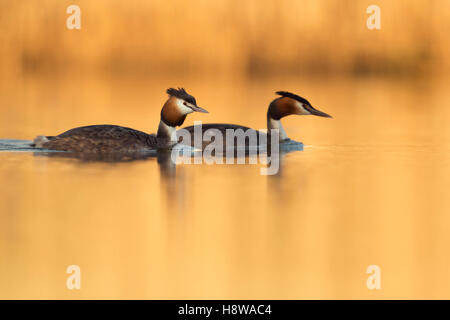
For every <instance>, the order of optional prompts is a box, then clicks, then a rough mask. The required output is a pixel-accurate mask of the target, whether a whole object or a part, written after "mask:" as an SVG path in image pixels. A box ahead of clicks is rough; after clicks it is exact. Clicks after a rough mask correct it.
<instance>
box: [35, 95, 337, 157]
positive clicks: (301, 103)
mask: <svg viewBox="0 0 450 320" xmlns="http://www.w3.org/2000/svg"><path fill="white" fill-rule="evenodd" d="M167 94H168V95H169V98H168V100H167V101H166V102H165V103H164V105H163V107H162V110H161V120H160V122H159V126H158V131H157V133H156V135H155V134H147V133H145V132H142V131H138V130H134V129H131V128H126V127H121V126H115V125H93V126H85V127H79V128H74V129H71V130H69V131H66V132H64V133H61V134H60V135H57V136H38V137H37V138H36V139H35V140H34V143H33V145H34V146H35V147H37V148H43V149H47V150H57V151H70V152H80V153H115V152H117V153H133V152H139V151H146V150H158V149H168V148H171V147H173V146H174V145H176V144H177V143H178V138H177V135H176V128H177V127H179V126H181V125H182V124H183V122H184V120H185V119H186V116H187V115H188V114H190V113H193V112H203V113H208V111H206V110H205V109H203V108H201V107H199V106H198V105H197V101H196V99H195V98H194V97H193V96H192V95H190V94H189V93H187V92H186V90H185V89H183V88H179V89H174V88H170V89H167ZM276 94H278V95H279V96H280V97H278V98H276V99H275V100H273V101H272V102H271V103H270V105H269V108H268V110H267V129H268V132H270V131H271V130H272V129H278V130H279V131H278V132H279V142H280V143H283V142H286V141H289V140H290V139H289V138H288V136H287V134H286V131H285V130H284V129H283V126H282V125H281V122H280V120H281V118H283V117H286V116H288V115H291V114H295V115H315V116H319V117H327V118H331V116H330V115H328V114H326V113H324V112H322V111H319V110H317V109H315V108H314V107H313V106H312V105H311V104H310V103H309V102H308V100H306V99H304V98H302V97H300V96H298V95H296V94H293V93H290V92H286V91H277V92H276ZM184 129H185V130H187V131H188V132H190V133H194V130H195V126H190V127H186V128H184ZM209 129H217V130H219V131H221V132H225V131H226V130H227V129H234V130H237V129H242V130H244V131H247V130H253V129H250V128H248V127H244V126H240V125H234V124H223V123H211V124H203V125H202V132H205V131H206V130H209ZM190 143H191V145H192V146H193V140H192V141H190ZM203 147H205V145H203Z"/></svg>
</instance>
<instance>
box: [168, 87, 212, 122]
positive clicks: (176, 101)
mask: <svg viewBox="0 0 450 320" xmlns="http://www.w3.org/2000/svg"><path fill="white" fill-rule="evenodd" d="M167 94H168V95H169V99H168V100H167V101H166V103H165V104H164V106H163V108H162V110H161V120H162V121H163V122H164V123H165V124H167V125H168V126H171V127H176V126H181V125H182V124H183V122H184V119H186V116H187V115H188V114H189V113H192V112H203V113H208V111H206V110H205V109H202V108H200V107H199V106H198V105H197V101H196V100H195V98H194V97H193V96H191V95H190V94H189V93H187V92H186V90H184V89H183V88H178V89H174V88H169V89H167Z"/></svg>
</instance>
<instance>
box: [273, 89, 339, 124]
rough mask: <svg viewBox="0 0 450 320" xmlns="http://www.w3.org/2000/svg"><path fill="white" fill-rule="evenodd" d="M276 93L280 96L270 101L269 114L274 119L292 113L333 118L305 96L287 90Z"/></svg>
mask: <svg viewBox="0 0 450 320" xmlns="http://www.w3.org/2000/svg"><path fill="white" fill-rule="evenodd" d="M276 94H278V95H280V96H281V97H280V98H277V99H275V100H273V101H272V102H271V103H270V106H269V110H268V113H267V115H268V116H270V118H272V119H274V120H280V119H281V118H283V117H285V116H288V115H291V114H297V115H310V114H312V115H315V116H319V117H325V118H332V117H331V116H330V115H329V114H326V113H325V112H322V111H319V110H317V109H315V108H314V107H313V106H312V105H311V103H309V101H308V100H306V99H305V98H302V97H300V96H298V95H296V94H293V93H290V92H287V91H277V92H276Z"/></svg>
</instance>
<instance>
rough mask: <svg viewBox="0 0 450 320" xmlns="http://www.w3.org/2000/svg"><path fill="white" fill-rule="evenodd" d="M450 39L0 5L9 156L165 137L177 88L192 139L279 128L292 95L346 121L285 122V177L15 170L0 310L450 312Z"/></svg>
mask: <svg viewBox="0 0 450 320" xmlns="http://www.w3.org/2000/svg"><path fill="white" fill-rule="evenodd" d="M70 4H77V5H79V6H80V7H81V12H82V13H81V19H82V21H81V30H67V28H66V25H65V24H66V19H67V16H68V15H67V14H66V8H67V6H68V5H70ZM371 4H377V5H379V6H380V7H381V19H382V20H381V25H382V29H381V30H380V31H376V30H374V31H370V30H368V29H367V28H366V19H367V17H368V15H367V14H366V12H365V11H366V8H367V6H369V5H371ZM449 34H450V2H449V1H446V0H435V1H429V0H408V1H406V0H405V1H400V0H396V1H383V0H377V1H344V0H314V1H313V0H310V1H301V0H296V1H295V0H281V1H280V0H278V1H269V0H257V1H256V0H240V1H237V0H214V1H211V0H191V1H180V0H171V1H167V0H148V1H137V0H127V1H116V0H108V1H106V0H95V1H92V0H90V1H87V0H77V1H62V0H35V1H33V0H26V1H16V0H11V1H6V0H0V139H5V138H14V139H32V138H33V137H34V136H36V135H38V134H49V135H52V134H57V133H60V132H62V131H65V130H67V129H69V128H73V127H76V126H81V125H88V124H100V123H111V124H119V125H124V126H129V127H133V128H136V129H139V130H143V131H147V132H154V131H155V130H156V128H157V124H158V121H159V111H160V108H161V106H162V103H164V101H165V99H166V95H165V92H164V90H165V89H166V88H167V87H170V86H185V87H186V88H187V89H188V90H189V91H190V92H191V93H193V94H194V95H195V96H196V98H197V100H198V102H199V104H200V105H201V106H203V107H205V108H206V109H208V110H209V111H210V114H207V115H203V114H202V115H195V116H190V117H189V118H188V120H187V121H186V125H189V124H192V123H193V121H194V120H202V121H205V122H232V123H240V124H245V125H248V126H252V127H255V128H264V127H265V112H266V108H267V105H268V104H269V102H270V101H271V99H273V98H274V94H273V92H274V91H276V90H291V91H294V92H296V93H298V94H300V95H302V96H305V97H306V98H307V99H309V100H310V101H311V102H312V103H313V105H315V106H317V107H318V108H319V109H320V110H323V111H325V112H327V113H330V114H332V115H333V116H334V118H333V119H320V118H314V117H289V118H287V119H284V120H283V123H284V125H285V128H286V131H287V132H288V134H289V136H290V137H291V138H293V139H295V140H299V141H303V142H305V144H306V147H305V150H304V151H302V152H294V153H290V154H287V155H285V157H284V158H283V162H282V168H281V169H282V170H281V172H280V173H279V174H278V175H277V176H272V177H267V176H261V175H259V166H253V165H246V166H243V165H239V166H238V165H235V166H231V165H229V166H224V165H213V166H209V165H196V166H193V165H192V166H189V165H180V166H178V167H176V168H171V167H170V166H169V168H167V167H165V166H164V165H162V164H158V162H157V161H156V159H149V160H146V161H138V162H130V163H84V162H81V161H77V160H71V159H64V158H47V157H43V156H38V155H34V154H32V153H11V152H1V153H0V298H6V299H10V298H40V299H45V298H56V299H59V298H65V299H72V298H73V299H82V298H88V299H90V298H124V299H129V298H138V299H139V298H146V299H153V298H163V299H172V298H178V299H189V298H191V299H195V298H218V299H220V298H247V299H248V298H272V299H281V298H286V299H300V298H312V299H315V298H338V299H340V298H369V299H372V298H374V299H381V298H425V299H427V298H450V289H449V288H450V275H449V270H450V202H449V199H450V194H449V190H450V147H449V146H450V129H449V128H450V127H449V125H448V124H449V119H450V108H449V102H450V91H449V90H448V80H449V77H448V74H449V71H450V54H449V53H450V52H449V51H450V44H449V42H448V38H449V36H448V35H449ZM71 264H76V265H79V266H80V267H81V272H82V289H81V290H80V291H70V290H68V289H67V288H66V286H65V283H66V278H67V276H68V275H67V274H66V273H65V270H66V268H67V266H68V265H71ZM372 264H376V265H379V266H380V267H381V271H382V280H381V285H382V289H381V290H375V291H370V290H368V289H367V287H366V279H367V276H368V275H366V274H365V270H366V268H367V266H369V265H372Z"/></svg>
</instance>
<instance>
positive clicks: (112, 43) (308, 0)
mask: <svg viewBox="0 0 450 320" xmlns="http://www.w3.org/2000/svg"><path fill="white" fill-rule="evenodd" d="M74 3H75V4H77V5H79V6H80V7H81V10H82V28H81V30H80V31H69V30H67V29H66V28H65V20H66V19H67V16H68V15H67V14H66V13H65V9H66V8H67V6H68V5H70V4H74ZM371 4H377V5H379V6H380V7H381V10H382V31H378V32H377V31H369V30H368V29H367V28H366V19H367V17H368V15H367V14H366V13H365V10H366V8H367V7H368V6H369V5H371ZM0 28H1V41H2V46H1V48H0V67H1V69H2V70H3V72H2V73H5V72H6V71H11V72H14V73H17V72H37V73H53V72H55V71H58V72H60V71H64V70H65V71H69V70H70V71H74V70H78V71H79V70H80V69H81V70H83V71H90V72H107V73H120V74H122V73H124V74H131V75H136V74H141V75H145V76H149V75H154V74H158V73H167V72H170V73H174V72H175V73H179V74H180V73H191V72H195V73H197V72H202V73H208V74H216V73H233V74H234V73H239V74H245V75H253V74H259V73H276V74H296V75H302V74H307V73H308V74H310V73H321V74H323V73H336V72H338V73H346V74H360V73H367V72H375V73H390V74H398V73H408V74H410V73H413V74H415V73H423V72H428V71H431V70H433V71H443V70H446V71H448V68H449V67H450V63H449V57H450V44H449V41H448V34H449V30H450V3H449V2H448V1H445V0H431V1H427V0H408V1H405V0H398V1H386V0H378V1H375V2H374V1H363V0H360V1H355V0H283V1H275V0H273V1H271V0H245V1H241V0H219V1H209V0H195V1H182V0H171V1H166V0H149V1H145V0H141V1H139V0H130V1H120V0H96V1H88V0H79V1H62V0H61V1H55V0H26V1H8V0H2V1H1V2H0Z"/></svg>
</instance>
